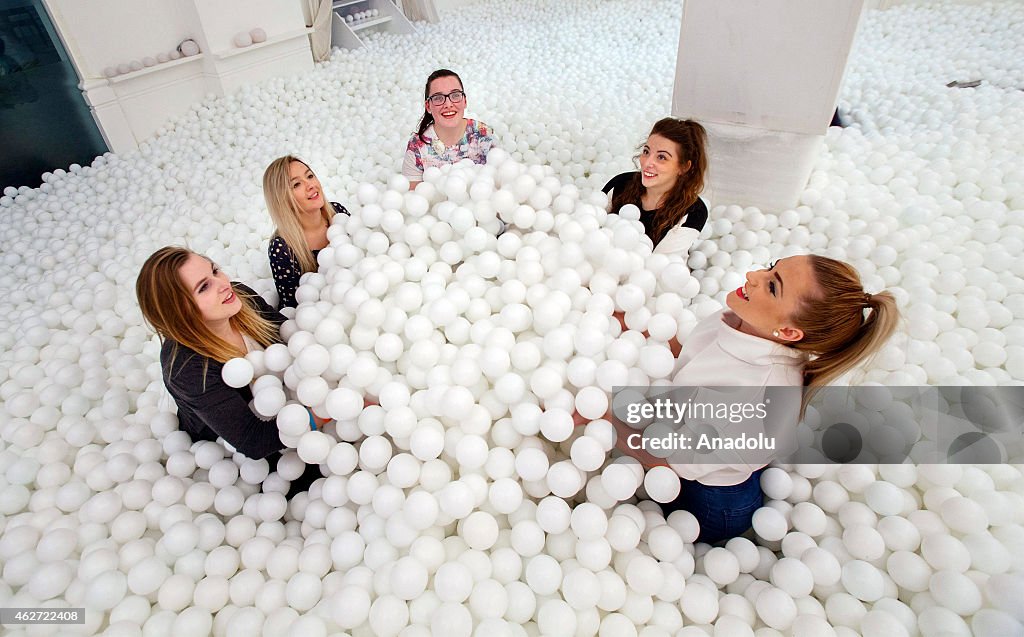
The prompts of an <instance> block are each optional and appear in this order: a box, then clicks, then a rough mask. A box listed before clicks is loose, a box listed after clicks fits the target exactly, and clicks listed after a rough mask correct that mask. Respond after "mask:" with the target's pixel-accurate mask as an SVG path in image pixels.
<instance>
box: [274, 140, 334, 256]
mask: <svg viewBox="0 0 1024 637" xmlns="http://www.w3.org/2000/svg"><path fill="white" fill-rule="evenodd" d="M295 161H297V162H299V163H300V164H302V165H303V166H305V167H306V169H307V170H310V172H312V169H310V168H309V164H307V163H306V162H304V161H302V160H301V159H299V158H298V157H296V156H294V155H285V156H284V157H278V158H277V159H275V160H274V161H272V162H270V165H269V166H267V170H266V171H265V172H264V173H263V198H264V199H265V200H266V202H267V210H269V211H270V218H271V219H272V220H273V221H274V225H275V226H277V230H276V231H275V232H274V236H275V237H281V238H282V239H284V242H285V243H286V244H287V245H288V249H289V250H291V251H292V254H293V255H294V256H295V260H296V261H298V262H299V267H301V268H302V272H303V273H306V272H316V259H315V258H313V251H312V250H310V248H309V243H308V242H307V241H306V235H305V234H304V233H303V232H302V225H301V224H299V215H300V214H302V209H301V208H299V204H298V202H297V201H295V197H294V196H293V195H292V188H291V176H290V175H289V174H288V169H289V168H291V165H292V162H295ZM314 174H315V173H314ZM320 214H321V215H322V216H323V218H324V221H325V222H327V225H330V224H331V219H333V218H334V208H332V207H331V204H329V203H327V198H326V197H325V198H324V201H323V205H321V206H320Z"/></svg>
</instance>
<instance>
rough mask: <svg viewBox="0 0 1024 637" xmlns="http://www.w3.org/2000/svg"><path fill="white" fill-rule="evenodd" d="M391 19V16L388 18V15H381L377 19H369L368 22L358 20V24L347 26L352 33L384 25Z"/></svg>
mask: <svg viewBox="0 0 1024 637" xmlns="http://www.w3.org/2000/svg"><path fill="white" fill-rule="evenodd" d="M392 19H393V18H392V17H391V16H389V15H382V16H380V17H377V18H370V19H369V20H360V21H359V22H353V23H352V24H349V27H351V29H352V30H353V31H360V30H362V29H368V28H370V27H375V26H377V25H378V24H384V23H385V22H391V20H392Z"/></svg>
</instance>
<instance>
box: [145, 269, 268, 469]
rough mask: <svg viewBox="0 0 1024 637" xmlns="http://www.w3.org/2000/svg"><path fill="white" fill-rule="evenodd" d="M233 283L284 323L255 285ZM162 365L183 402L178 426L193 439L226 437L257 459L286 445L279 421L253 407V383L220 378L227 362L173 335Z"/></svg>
mask: <svg viewBox="0 0 1024 637" xmlns="http://www.w3.org/2000/svg"><path fill="white" fill-rule="evenodd" d="M231 285H232V287H233V288H234V290H235V292H236V293H237V294H238V298H239V299H241V300H242V302H243V303H248V304H249V305H250V306H252V307H253V308H254V309H255V310H256V311H257V312H259V315H260V316H261V317H263V318H264V319H266V320H268V321H270V322H271V323H274V324H275V325H277V326H279V327H280V325H281V323H284V321H285V317H284V316H283V315H282V314H281V313H280V312H278V311H277V310H275V309H274V308H272V307H270V305H269V304H268V303H267V302H266V301H264V300H263V297H261V296H260V295H259V294H257V293H256V292H255V291H253V290H252V289H251V288H249V287H246V286H245V285H243V284H241V283H232V284H231ZM172 356H173V357H174V363H173V368H172V367H171V357H172ZM160 366H161V367H162V368H163V377H164V385H166V387H167V391H169V392H170V393H171V396H172V397H173V398H174V402H175V403H177V404H178V428H179V429H181V430H182V431H184V432H185V433H187V434H188V435H189V437H191V438H192V441H193V442H195V441H196V440H217V438H218V437H221V438H223V439H224V440H226V441H227V442H228V443H230V444H231V446H232V447H234V448H235V449H236V450H237V451H238V452H239V453H241V454H242V455H244V456H246V457H248V458H253V459H259V458H265V457H267V456H269V455H270V454H272V453H274V452H275V451H280V450H281V449H283V448H284V444H282V442H281V439H280V437H279V436H278V430H277V425H276V424H275V423H274V421H266V420H261V419H260V418H259V416H257V415H256V414H254V413H253V412H252V410H251V409H249V402H250V401H251V400H252V391H250V389H249V387H248V386H245V387H239V388H237V389H236V388H234V387H230V386H228V385H227V383H225V382H224V379H222V378H221V376H220V374H221V369H223V367H224V364H223V363H218V362H217V361H215V360H213V359H212V358H208V357H206V356H202V355H200V354H198V353H196V352H195V351H194V350H192V349H191V348H188V347H185V346H184V345H181V344H180V343H178V342H177V341H172V340H169V339H168V340H165V341H164V344H163V348H162V349H161V350H160ZM204 382H205V385H204Z"/></svg>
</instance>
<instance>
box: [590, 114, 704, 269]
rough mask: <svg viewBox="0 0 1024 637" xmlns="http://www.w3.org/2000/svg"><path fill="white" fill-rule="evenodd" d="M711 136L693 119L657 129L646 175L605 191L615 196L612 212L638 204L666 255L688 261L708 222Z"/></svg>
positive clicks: (619, 179)
mask: <svg viewBox="0 0 1024 637" xmlns="http://www.w3.org/2000/svg"><path fill="white" fill-rule="evenodd" d="M706 140H707V134H706V133H705V131H704V127H703V126H701V125H700V124H698V123H697V122H695V121H693V120H688V119H687V120H680V119H675V118H672V117H666V118H664V119H661V120H658V121H657V122H656V123H655V124H654V128H652V129H651V134H650V135H649V136H648V137H647V141H646V143H644V145H643V146H641V147H640V154H639V155H637V156H636V157H634V158H633V160H634V161H635V162H637V164H638V166H639V168H640V170H639V171H638V172H628V173H622V174H621V175H617V176H615V177H613V178H612V179H611V180H610V181H609V182H608V183H607V184H605V186H604V188H603V189H602V190H603V191H604V192H605V193H611V204H610V207H609V212H616V213H617V212H618V211H619V209H620V208H622V206H625V205H626V204H633V205H635V206H636V207H637V208H639V209H640V221H641V222H642V223H643V224H644V230H645V231H646V233H647V236H648V237H650V239H651V241H652V242H653V243H654V251H655V252H657V253H660V254H678V255H681V256H682V257H684V258H685V257H686V255H687V253H688V252H689V250H690V246H691V245H693V242H694V241H696V240H697V236H698V235H700V232H701V230H703V229H704V224H706V223H707V220H708V207H707V206H706V205H705V204H704V202H703V201H702V200H701V199H700V197H698V195H699V194H700V192H701V190H703V189H704V173H705V172H706V171H707V165H708V160H707V154H706V153H705V146H706Z"/></svg>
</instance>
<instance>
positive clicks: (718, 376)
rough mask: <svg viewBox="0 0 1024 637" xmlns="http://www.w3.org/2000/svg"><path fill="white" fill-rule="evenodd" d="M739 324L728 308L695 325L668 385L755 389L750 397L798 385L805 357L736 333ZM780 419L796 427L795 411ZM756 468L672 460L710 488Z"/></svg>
mask: <svg viewBox="0 0 1024 637" xmlns="http://www.w3.org/2000/svg"><path fill="white" fill-rule="evenodd" d="M740 323H741V321H740V319H739V317H738V316H736V315H735V314H733V313H732V312H730V311H728V310H722V311H720V312H716V313H715V314H712V315H711V316H709V317H707V318H705V319H704V320H703V321H701V322H700V323H698V324H697V326H696V327H695V328H694V330H693V332H692V333H691V334H690V336H689V337H688V338H687V339H686V342H685V343H684V344H683V348H682V351H680V353H679V357H678V359H677V365H678V366H677V368H676V369H677V370H678V371H677V373H676V375H675V378H674V379H673V381H672V382H673V384H674V385H676V386H681V387H701V388H702V389H701V390H699V391H698V396H699V395H700V394H701V392H702V391H705V390H704V389H703V388H707V387H723V388H728V387H751V388H753V389H754V392H753V393H752V394H751V397H752V398H749V400H755V398H756V397H757V396H760V397H763V396H764V391H765V388H766V387H802V386H803V368H804V363H805V362H806V360H807V358H806V355H805V354H804V353H803V352H801V351H799V350H796V349H793V348H792V347H787V346H785V345H782V344H780V343H776V342H774V341H770V340H768V339H764V338H760V337H758V336H753V335H751V334H747V333H745V332H741V331H739V329H737V328H738V327H739V325H740ZM762 400H763V398H762ZM789 402H790V403H791V402H792V401H789ZM774 417H775V415H774V414H773V418H774ZM784 417H785V418H787V419H789V418H790V417H791V418H792V427H793V430H794V431H795V428H796V425H797V422H798V418H799V414H798V413H793V414H789V413H785V414H784ZM787 424H788V423H787ZM761 466H764V465H760V466H751V465H749V464H681V463H680V464H672V468H673V469H674V470H675V471H676V473H678V474H679V475H680V476H681V477H683V478H685V479H687V480H696V481H698V482H700V483H701V484H705V485H709V486H726V485H733V484H739V483H740V482H743V481H744V480H746V479H747V478H749V477H750V475H751V474H752V473H753V472H754V471H756V470H757V469H760V468H761Z"/></svg>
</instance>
